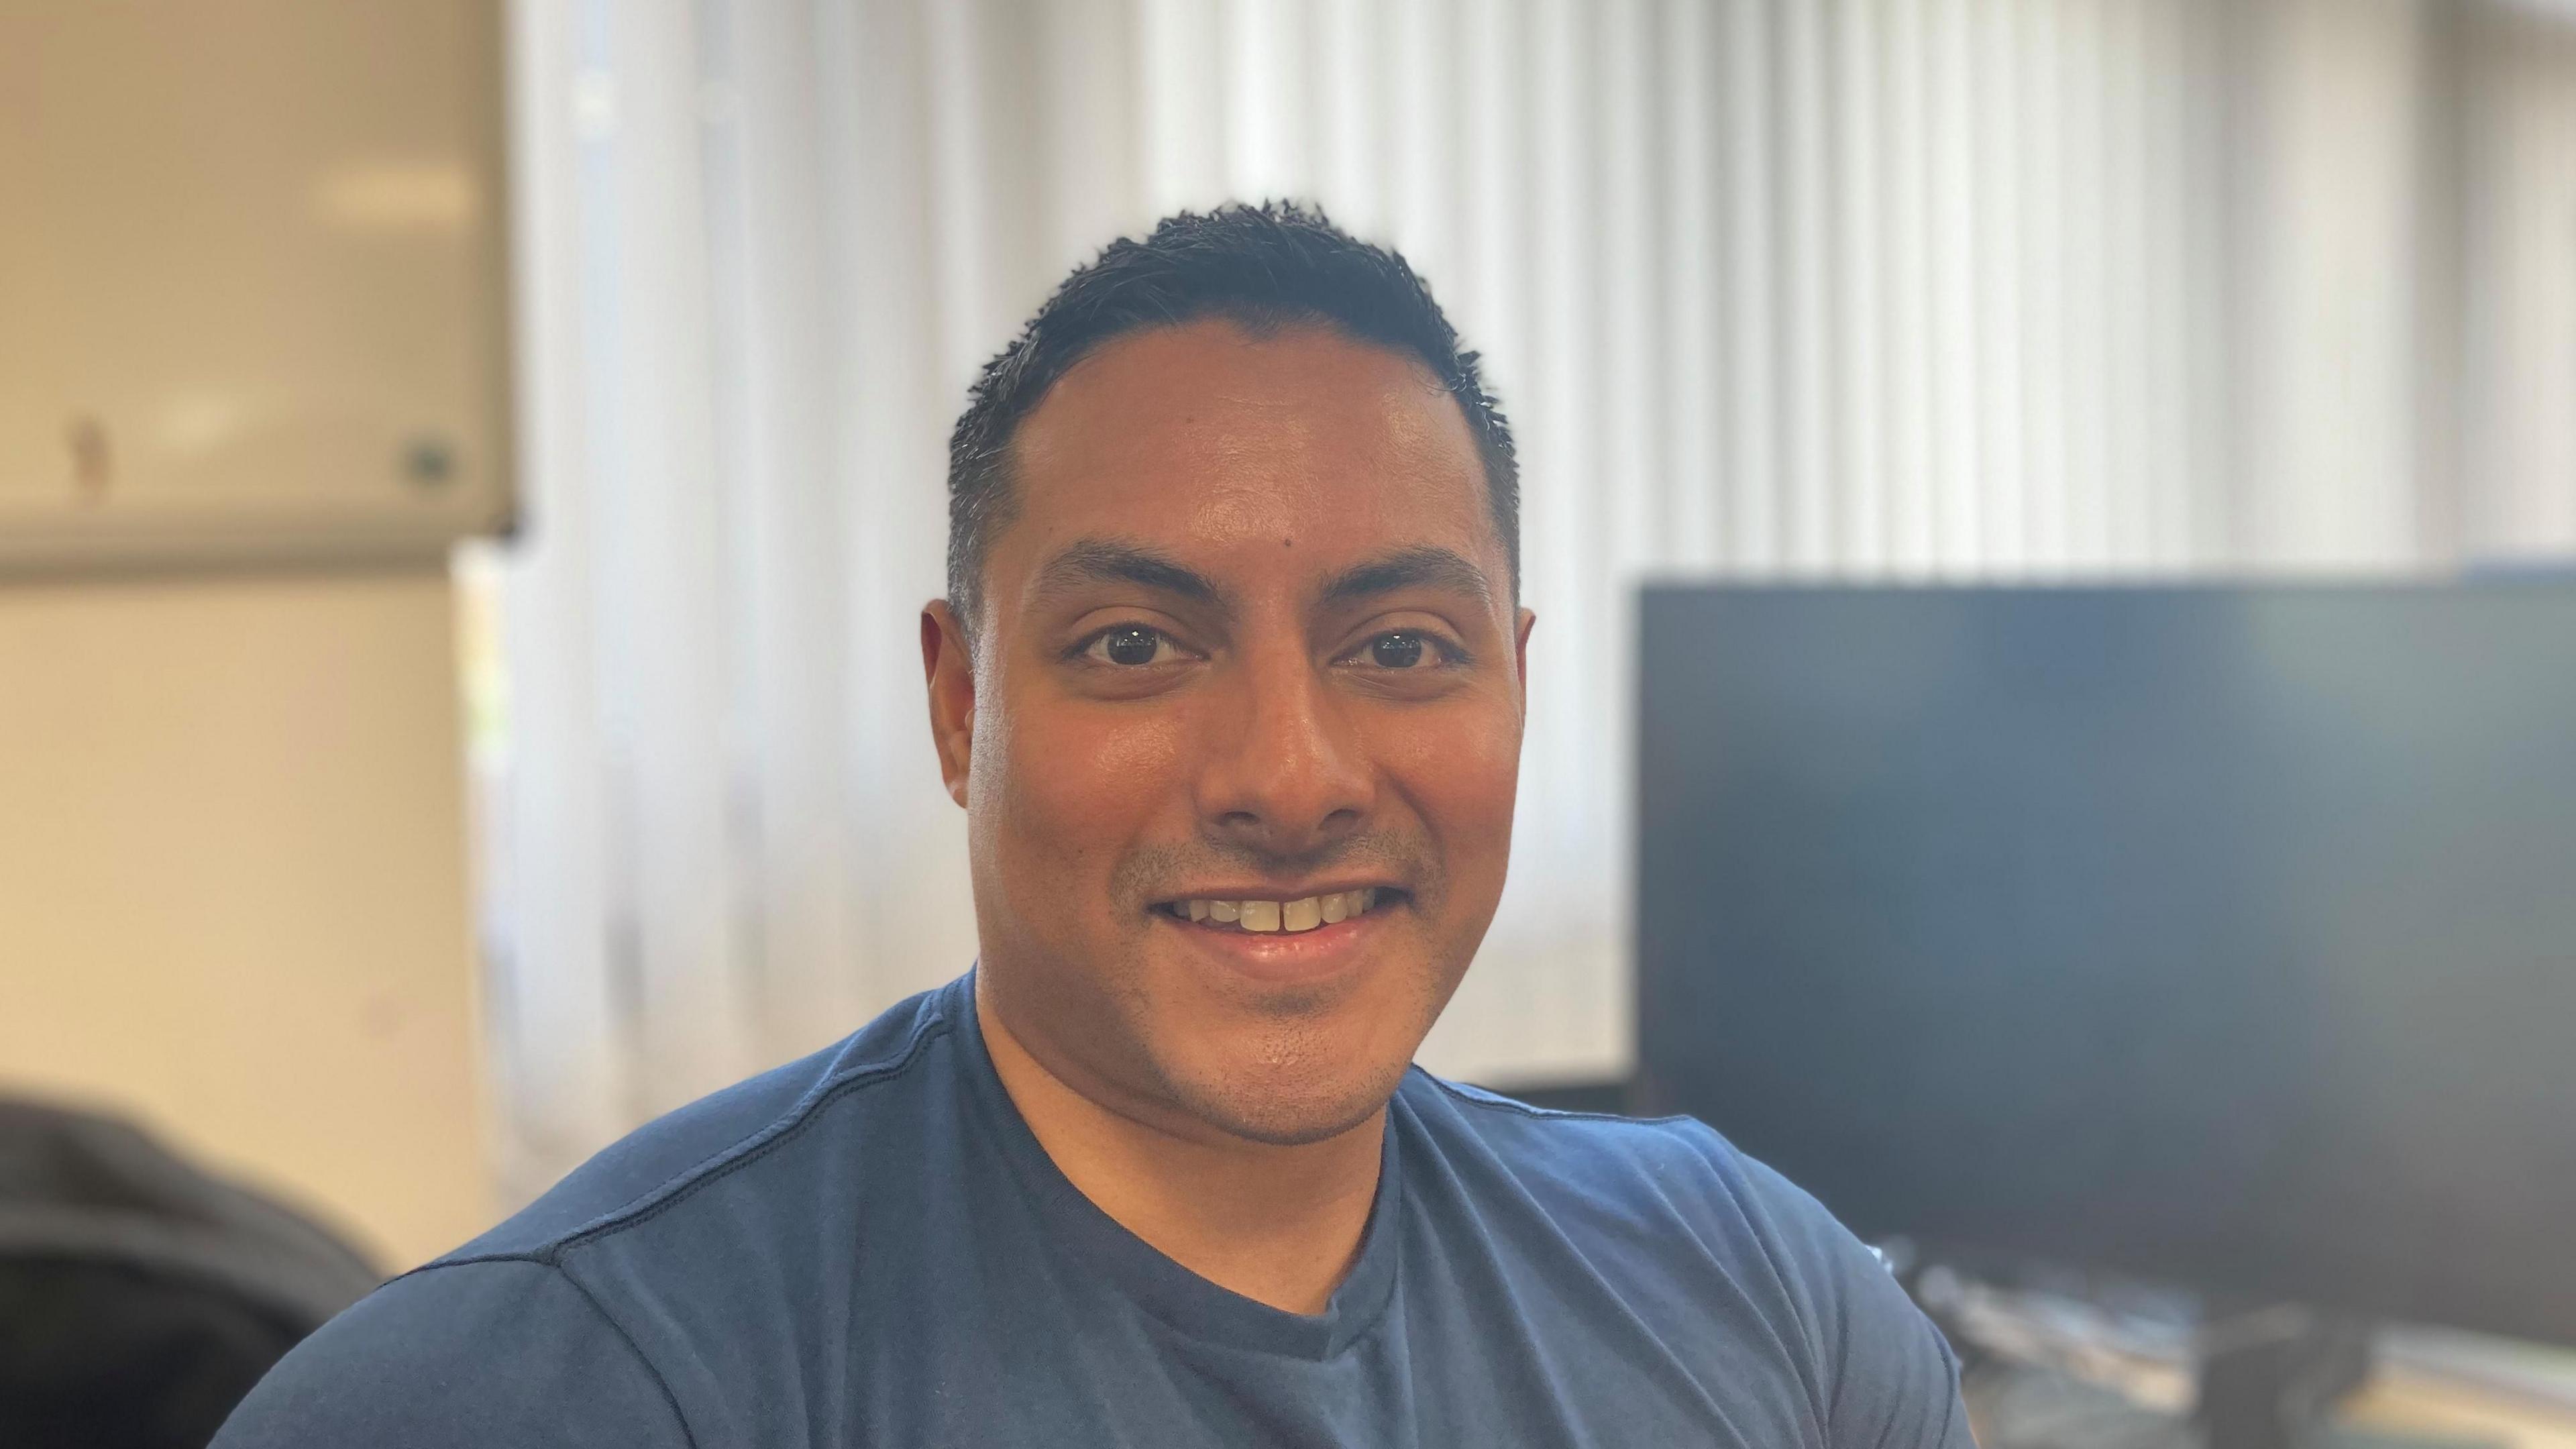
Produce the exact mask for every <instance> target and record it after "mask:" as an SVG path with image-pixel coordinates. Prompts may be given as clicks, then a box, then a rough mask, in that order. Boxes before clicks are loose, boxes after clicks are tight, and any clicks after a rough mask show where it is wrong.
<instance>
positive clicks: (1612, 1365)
mask: <svg viewBox="0 0 2576 1449" xmlns="http://www.w3.org/2000/svg"><path fill="white" fill-rule="evenodd" d="M1385 1154H1386V1155H1385V1165H1384V1171H1383V1173H1382V1175H1381V1176H1380V1178H1379V1185H1378V1192H1377V1202H1376V1205H1375V1207H1374V1208H1373V1209H1372V1211H1371V1214H1370V1218H1369V1223H1368V1228H1367V1233H1366V1236H1365V1238H1364V1240H1363V1242H1362V1245H1361V1248H1360V1252H1359V1256H1358V1261H1357V1262H1356V1264H1355V1265H1354V1266H1353V1267H1352V1269H1351V1272H1350V1276H1349V1277H1348V1279H1346V1280H1345V1281H1344V1282H1343V1284H1342V1286H1341V1288H1340V1289H1339V1290H1338V1291H1337V1292H1336V1293H1335V1294H1334V1295H1333V1298H1332V1302H1331V1305H1330V1306H1329V1307H1328V1308H1327V1309H1326V1310H1325V1311H1324V1312H1323V1313H1321V1314H1319V1315H1316V1316H1313V1317H1308V1316H1304V1315H1300V1314H1294V1313H1286V1312H1281V1311H1279V1310H1277V1309H1274V1308H1270V1307H1268V1306H1266V1305H1264V1304H1261V1303H1256V1302H1254V1301H1252V1300H1251V1299H1248V1298H1244V1297H1240V1296H1238V1295H1236V1294H1234V1293H1231V1292H1228V1291H1227V1290H1225V1289H1223V1288H1220V1287H1218V1286H1216V1285H1215V1284H1213V1283H1210V1282H1208V1281H1207V1280H1206V1279H1204V1278H1200V1277H1198V1276H1197V1275H1196V1274H1193V1273H1191V1272H1190V1271H1189V1270H1187V1269H1185V1268H1183V1267H1181V1266H1180V1265H1179V1264H1177V1263H1175V1262H1173V1261H1172V1260H1171V1259H1169V1258H1166V1257H1164V1256H1163V1255H1162V1254H1161V1253H1159V1252H1157V1251H1156V1250H1155V1249H1153V1248H1152V1247H1150V1246H1148V1245H1147V1244H1146V1243H1145V1242H1144V1241H1143V1240H1142V1239H1139V1238H1137V1237H1136V1236H1134V1235H1133V1234H1131V1233H1129V1232H1128V1231H1127V1230H1126V1229H1124V1228H1122V1227H1120V1226H1119V1225H1118V1224H1117V1223H1116V1222H1115V1221H1113V1220H1112V1219H1110V1218H1109V1217H1108V1216H1107V1215H1106V1214H1104V1213H1102V1212H1101V1211H1100V1210H1099V1209H1098V1208H1096V1207H1094V1206H1093V1205H1092V1204H1091V1202H1090V1201H1089V1200H1088V1199H1086V1198H1085V1197H1083V1196H1082V1194H1081V1193H1080V1192H1079V1191H1077V1190H1076V1189H1075V1188H1074V1186H1073V1185H1072V1184H1071V1183H1070V1182H1068V1181H1067V1180H1066V1179H1065V1177H1064V1175H1063V1174H1062V1173H1061V1172H1059V1171H1058V1170H1057V1169H1056V1166H1055V1164H1054V1162H1053V1161H1052V1160H1051V1159H1049V1158H1048V1156H1047V1154H1046V1151H1045V1149H1044V1148H1042V1147H1040V1146H1039V1145H1038V1141H1037V1139H1036V1137H1034V1136H1033V1135H1032V1134H1031V1133H1030V1132H1029V1129H1028V1126H1027V1124H1026V1123H1024V1122H1023V1121H1022V1120H1021V1118H1020V1115H1019V1113H1018V1111H1017V1110H1016V1109H1015V1108H1014V1107H1013V1106H1012V1105H1011V1101H1010V1098H1009V1096H1008V1095H1007V1094H1006V1093H1005V1092H1004V1091H1003V1089H1002V1085H1001V1081H1000V1079H999V1078H998V1077H997V1076H995V1075H994V1072H993V1065H992V1060H991V1058H990V1057H989V1056H988V1055H986V1052H985V1048H984V1042H983V1038H982V1036H981V1034H980V1032H979V1031H978V1030H977V1027H976V1020H975V1009H974V997H973V977H972V975H971V974H970V975H969V976H966V977H962V978H960V979H959V980H957V981H955V982H952V983H951V984H949V985H948V986H945V987H943V988H941V989H939V990H937V991H932V992H928V993H925V994H923V995H921V996H917V997H915V998H913V999H912V1000H910V1001H908V1002H906V1003H904V1004H903V1005H901V1006H898V1007H896V1008H895V1009H894V1010H892V1011H890V1012H888V1013H886V1014H885V1015H884V1016H882V1017H880V1018H878V1019H877V1020H876V1021H875V1022H873V1023H871V1024H870V1025H869V1026H867V1027H866V1028H865V1029H864V1030H862V1031H860V1032H859V1033H858V1034H857V1035H856V1036H853V1037H851V1038H850V1039H849V1040H847V1041H845V1042H843V1043H842V1044H841V1045H839V1046H838V1047H835V1048H833V1049H832V1050H830V1051H827V1052H824V1053H821V1054H819V1055H817V1056H814V1057H810V1058H807V1059H806V1060H804V1061H801V1062H797V1063H794V1064H791V1065H789V1066H786V1067H782V1068H780V1069H778V1070H776V1071H773V1072H769V1073H767V1074H765V1075H763V1076H759V1077H755V1078H753V1079H752V1080H750V1081H747V1082H744V1083H742V1084H740V1085H739V1086H735V1087H732V1088H730V1089H728V1090H726V1091H723V1092H719V1093H717V1094H715V1095H714V1096H712V1097H708V1098H706V1099H705V1100H703V1101H701V1102H698V1103H696V1104H694V1105H692V1106H689V1107H686V1108H683V1109H681V1110H680V1111H678V1112H675V1113H673V1114H671V1115H670V1116H668V1117H665V1118H663V1119H661V1120H660V1121H658V1122H655V1123H653V1124H652V1125H650V1126H647V1127H645V1128H644V1129H642V1130H641V1131H638V1132H636V1133H635V1134H634V1135H633V1136H630V1137H628V1138H627V1139H625V1140H624V1141H622V1142H620V1143H618V1144H617V1145H615V1146H613V1147H611V1148H609V1149H608V1150H607V1151H605V1152H603V1153H601V1154H600V1155H599V1156H597V1157H595V1158H593V1159H592V1160H591V1161H590V1162H589V1163H587V1164H586V1165H584V1166H583V1167H582V1168H580V1169H579V1170H578V1171H576V1172H574V1173H573V1174H572V1176H570V1177H569V1178H566V1179H565V1180H564V1181H563V1183H562V1184H560V1185H559V1186H557V1187H556V1188H555V1189H554V1190H553V1191H551V1192H549V1193H547V1194H546V1195H545V1196H544V1197H542V1198H540V1199H539V1200H538V1201H537V1202H536V1203H535V1204H534V1205H533V1206H531V1207H529V1208H528V1209H527V1210H526V1211H524V1212H522V1213H520V1214H519V1215H518V1216H516V1217H514V1218H511V1219H510V1220H509V1221H507V1222H505V1223H503V1224H502V1225H501V1226H499V1227H498V1228H495V1229H493V1230H492V1231H491V1232H489V1233H487V1234H485V1235H484V1236H483V1237H481V1238H478V1239H476V1240H475V1241H474V1242H472V1243H470V1244H468V1245H466V1246H465V1247H464V1248H462V1249H460V1250H458V1251H457V1252H455V1253H453V1254H451V1255H449V1256H448V1257H445V1258H442V1259H440V1260H439V1261H437V1262H435V1263H432V1264H430V1265H428V1266H426V1267H423V1268H420V1269H418V1270H416V1271H414V1272H412V1273H410V1274H407V1275H405V1276H404V1277H402V1278H400V1279H397V1280H396V1281H394V1282H392V1283H390V1284H388V1285H386V1286H385V1287H384V1288H382V1289H380V1290H378V1291H377V1292H376V1293H375V1294H374V1295H373V1296H371V1297H369V1298H367V1299H366V1300H365V1301H364V1302H361V1303H359V1304H358V1305H357V1306H356V1307H354V1308H351V1309H350V1310H349V1311H348V1312H346V1313H344V1314H342V1315H341V1316H340V1317H339V1318H337V1319H335V1320H334V1321H332V1322H331V1323H330V1324H329V1325H328V1326H326V1327H325V1328H323V1329H322V1331H321V1332H319V1333H317V1334H315V1335H314V1336H313V1337H312V1338H310V1339H308V1340H307V1341H306V1342H305V1343H304V1344H303V1345H302V1346H300V1347H299V1348H297V1349H296V1350H295V1351H294V1352H293V1353H292V1354H290V1355H288V1356H287V1358H286V1359H285V1361H284V1362H282V1363H280V1364H279V1365H278V1367H277V1369H276V1371H275V1372H273V1373H271V1374H270V1375H269V1376H268V1378H267V1379H266V1381H264V1382H263V1383H261V1384H260V1386H259V1387H258V1388H257V1389H256V1390H254V1391H253V1392H252V1394H251V1396H250V1398H249V1399H248V1400H247V1401H246V1402H244V1404H243V1405H242V1406H241V1408H240V1409H239V1410H238V1411H237V1412H236V1413H235V1414H234V1416H233V1418H232V1421H231V1422H230V1423H229V1424H228V1425H226V1426H225V1429H224V1431H223V1433H222V1434H221V1435H220V1436H218V1438H217V1439H216V1441H215V1442H216V1445H217V1446H218V1449H271V1446H281V1449H283V1446H293V1449H308V1446H309V1449H320V1446H325V1445H328V1446H335V1449H336V1446H344V1445H369V1446H379V1449H432V1446H435V1449H467V1446H471V1449H490V1446H496V1445H539V1444H543V1445H602V1446H606V1445H615V1446H620V1449H632V1446H657V1445H695V1446H703V1449H714V1446H719V1445H723V1446H745V1449H773V1446H789V1445H796V1446H812V1449H822V1446H845V1445H850V1446H855V1445H872V1446H873V1445H887V1446H897V1445H899V1446H906V1449H910V1446H930V1445H961V1446H963V1445H972V1446H979V1449H980V1446H1020V1445H1027V1446H1041V1445H1043V1446H1048V1449H1055V1446H1063V1445H1090V1444H1103V1445H1108V1444H1116V1445H1164V1444H1222V1445H1300V1446H1304V1445H1314V1446H1327V1445H1330V1446H1361V1445H1368V1446H1376V1445H1387V1446H1399V1445H1401V1446H1424V1449H1446V1446H1462V1445H1474V1446H1478V1449H1484V1446H1502V1445H1524V1444H1526V1445H1550V1446H1558V1445H1564V1446H1573V1445H1603V1446H1665V1445H1724V1446H1745V1449H1784V1446H1790V1445H1807V1446H1817V1449H1828V1446H1830V1449H1875V1446H1889V1449H1904V1446H1917V1445H1923V1446H1932V1445H1938V1446H1944V1449H1972V1446H1971V1443H1970V1440H1969V1437H1968V1430H1967V1423H1966V1419H1965V1416H1964V1415H1963V1414H1962V1413H1961V1411H1960V1407H1959V1399H1958V1386H1957V1377H1958V1376H1957V1366H1956V1364H1955V1362H1954V1361H1953V1359H1952V1358H1951V1356H1950V1352H1949V1349H1948V1347H1947V1346H1946V1345H1945V1344H1944V1343H1943V1342H1942V1341H1941V1338H1940V1336H1939V1335H1938V1334H1937V1333H1936V1332H1935V1331H1934V1330H1933V1328H1932V1326H1931V1324H1930V1323H1929V1322H1928V1321H1926V1320H1925V1319H1924V1317H1923V1315H1922V1314H1920V1313H1919V1312H1917V1311H1916V1310H1915V1308H1914V1306H1913V1305H1912V1303H1910V1302H1909V1301H1908V1300H1907V1299H1906V1297H1905V1294H1904V1293H1903V1292H1902V1291H1901V1290H1900V1289H1899V1287H1898V1285H1897V1284H1896V1282H1895V1281H1894V1280H1893V1279H1892V1278H1891V1277H1890V1276H1889V1274H1888V1272H1887V1270H1886V1269H1885V1268H1884V1267H1882V1266H1881V1264H1880V1262H1879V1260H1878V1258H1877V1257H1876V1256H1875V1255H1874V1254H1872V1253H1871V1252H1870V1250H1869V1249H1867V1248H1865V1247H1863V1246H1862V1245H1861V1244H1860V1243H1859V1242H1858V1241H1856V1240H1855V1239H1854V1238H1853V1237H1852V1236H1851V1234H1849V1233H1848V1232H1846V1231H1844V1230H1843V1228H1842V1227H1841V1225H1839V1224H1837V1223H1836V1222H1835V1221H1834V1220H1833V1218H1832V1217H1831V1216H1829V1215H1828V1214H1827V1213H1826V1212H1825V1210H1824V1209H1823V1208H1822V1207H1820V1206H1818V1205H1817V1204H1816V1202H1815V1200H1814V1199H1812V1198H1810V1197H1808V1196H1807V1195H1806V1194H1804V1193H1802V1192H1800V1191H1799V1190H1798V1189H1796V1188H1794V1187H1792V1186H1790V1185H1789V1184H1788V1183H1787V1182H1786V1181H1784V1180H1783V1179H1781V1178H1780V1177H1778V1176H1776V1175H1775V1174H1773V1173H1772V1172H1771V1171H1769V1170H1768V1169H1766V1168H1764V1167H1762V1166H1761V1165H1760V1164H1758V1163H1755V1162H1753V1161H1751V1160H1750V1159H1748V1158H1746V1157H1744V1156H1742V1155H1741V1154H1739V1153H1737V1152H1736V1151H1735V1150H1734V1149H1733V1148H1732V1147H1730V1146H1728V1145H1727V1144H1726V1142H1725V1141H1723V1140H1722V1139H1720V1138H1719V1137H1718V1135H1717V1134H1716V1133H1714V1132H1712V1131H1710V1130H1709V1129H1708V1128H1706V1127H1703V1126H1701V1125H1699V1124H1698V1123H1696V1122H1692V1121H1688V1120H1684V1119H1672V1120H1666V1121H1659V1122H1635V1121H1625V1120H1621V1119H1616V1118H1608V1117H1595V1116H1587V1115H1581V1114H1574V1113H1563V1112H1544V1111H1539V1110H1537V1109H1534V1108H1531V1107H1527V1106H1523V1105H1521V1104H1519V1103H1516V1102H1512V1101H1509V1100H1507V1099H1505V1098H1502V1097H1497V1096H1494V1095H1492V1094H1490V1093H1486V1092H1480V1091H1476V1090H1473V1089H1471V1088H1467V1087H1460V1086H1455V1085H1452V1084H1450V1083H1448V1082H1444V1081H1441V1080H1440V1079H1438V1078H1436V1077H1433V1076H1430V1075H1428V1074H1427V1073H1424V1072H1422V1071H1420V1070H1418V1069H1417V1070H1415V1071H1412V1072H1410V1073H1408V1074H1407V1075H1406V1077H1405V1079H1404V1084H1403V1086H1402V1087H1401V1088H1399V1089H1398V1090H1397V1092H1396V1094H1395V1098H1394V1100H1393V1102H1392V1103H1391V1104H1390V1106H1389V1108H1388V1111H1387V1130H1386V1147H1385Z"/></svg>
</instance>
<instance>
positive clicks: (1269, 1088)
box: [1166, 1059, 1409, 1147]
mask: <svg viewBox="0 0 2576 1449" xmlns="http://www.w3.org/2000/svg"><path fill="white" fill-rule="evenodd" d="M1209 1065H1213V1064H1209ZM1408 1065H1409V1062H1407V1061H1402V1060H1399V1061H1395V1062H1392V1063H1371V1064H1368V1065H1366V1066H1360V1065H1357V1064H1354V1063H1352V1062H1350V1061H1349V1060H1348V1059H1343V1060H1340V1061H1329V1060H1328V1061H1327V1062H1325V1063H1323V1064H1321V1070H1317V1069H1316V1064H1313V1063H1307V1062H1300V1061H1296V1060H1293V1059H1292V1060H1290V1061H1287V1062H1277V1061H1273V1062H1261V1063H1251V1062H1246V1063H1240V1064H1237V1065H1236V1066H1234V1067H1233V1068H1232V1069H1231V1070H1229V1069H1226V1068H1224V1067H1217V1068H1216V1069H1215V1070H1212V1071H1211V1070H1201V1071H1194V1072H1187V1073H1179V1072H1174V1073H1168V1074H1167V1076H1166V1087H1167V1090H1168V1091H1169V1093H1170V1096H1171V1099H1172V1100H1173V1101H1174V1102H1175V1103H1176V1104H1177V1105H1179V1106H1180V1107H1181V1108H1182V1110H1184V1111H1186V1112H1188V1113H1189V1114H1190V1115H1191V1116H1193V1117H1195V1118H1197V1119H1198V1120H1200V1121H1202V1122H1204V1123H1206V1124H1207V1125H1209V1126H1211V1127H1214V1128H1216V1129H1218V1130H1219V1131H1222V1132H1224V1133H1226V1134H1228V1135H1229V1136H1234V1137H1240V1138H1243V1139H1245V1140H1247V1141H1252V1142H1262V1143H1267V1144H1269V1145H1271V1146H1274V1147H1301V1146H1304V1145H1306V1144H1308V1143H1313V1142H1323V1141H1327V1140H1329V1139H1331V1138H1335V1137H1339V1136H1341V1135H1342V1134H1343V1133H1346V1132H1349V1131H1351V1130H1352V1129H1353V1128H1356V1127H1360V1126H1362V1125H1364V1124H1366V1123H1367V1122H1368V1120H1369V1119H1370V1118H1371V1117H1374V1116H1375V1115H1377V1113H1378V1110H1379V1109H1380V1108H1383V1107H1384V1106H1385V1105H1386V1104H1387V1099H1388V1098H1390V1097H1393V1096H1394V1095H1395V1089H1396V1087H1397V1086H1398V1085H1400V1084H1401V1083H1402V1082H1403V1081H1404V1072H1405V1068H1406V1067H1407V1066H1408Z"/></svg>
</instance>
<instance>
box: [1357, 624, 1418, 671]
mask: <svg viewBox="0 0 2576 1449" xmlns="http://www.w3.org/2000/svg"><path fill="white" fill-rule="evenodd" d="M1369 658H1370V660H1371V661H1373V662H1374V663H1376V664H1377V666H1378V667H1379V668H1381V669H1411V668H1412V667H1413V666H1415V665H1417V664H1419V663H1421V662H1422V636H1421V635H1419V634H1406V633H1402V632H1397V633H1393V634H1380V635H1378V636H1377V637H1376V638H1375V639H1373V640H1371V641H1369Z"/></svg>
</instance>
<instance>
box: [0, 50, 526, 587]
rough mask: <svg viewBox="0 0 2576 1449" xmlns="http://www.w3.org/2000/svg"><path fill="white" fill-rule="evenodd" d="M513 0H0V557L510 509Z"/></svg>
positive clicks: (257, 544)
mask: <svg viewBox="0 0 2576 1449" xmlns="http://www.w3.org/2000/svg"><path fill="white" fill-rule="evenodd" d="M501 43H502V19H501V15H500V0H7V3H5V4H0V572H15V571H23V570H30V569H44V570H58V569H62V568H65V567H70V568H82V567H92V566H104V567H119V566H127V565H133V564H167V563H181V564H186V563H196V562H205V563H224V562H244V561H267V560H278V561H285V560H298V559H301V560H350V559H382V558H391V557H399V556H404V555H419V556H434V555H436V554H439V553H441V552H443V551H444V550H445V548H446V546H447V545H448V544H450V543H452V542H453V541H454V540H456V539H458V538H460V537H464V536H467V535H471V534H474V533H480V532H488V531H493V530H496V529H501V528H505V527H506V526H507V524H508V522H509V520H510V518H511V511H512V510H511V497H512V490H511V468H510V462H511V460H510V416H509V414H510V410H509V397H510V384H509V346H508V331H509V322H508V309H507V288H508V263H507V247H506V225H507V218H506V215H505V202H506V199H507V194H506V185H505V176H506V173H505V171H504V162H503V155H502V136H503V114H502V95H503V65H502V51H501Z"/></svg>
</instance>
